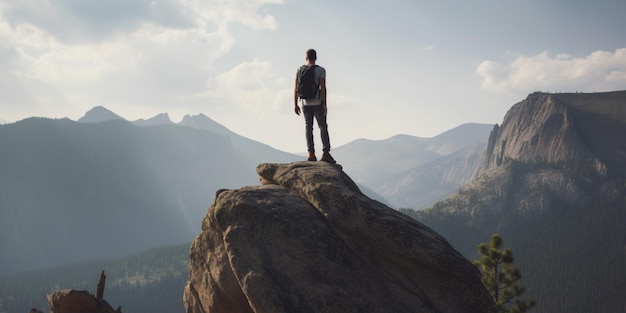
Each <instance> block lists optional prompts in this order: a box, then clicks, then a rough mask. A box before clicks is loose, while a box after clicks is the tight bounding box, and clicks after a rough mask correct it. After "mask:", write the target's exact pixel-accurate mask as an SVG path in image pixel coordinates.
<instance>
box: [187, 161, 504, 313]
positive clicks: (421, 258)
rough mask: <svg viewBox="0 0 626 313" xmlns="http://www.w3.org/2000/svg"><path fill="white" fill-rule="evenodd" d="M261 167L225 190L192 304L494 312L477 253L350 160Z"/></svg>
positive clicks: (198, 258)
mask: <svg viewBox="0 0 626 313" xmlns="http://www.w3.org/2000/svg"><path fill="white" fill-rule="evenodd" d="M257 173H258V174H259V175H260V179H261V182H262V183H263V184H262V185H260V186H250V187H243V188H240V189H237V190H220V191H218V192H217V195H216V199H215V202H214V203H213V205H212V206H211V207H210V208H209V210H208V212H207V214H206V216H205V218H204V220H203V222H202V231H201V232H200V234H199V235H198V237H197V238H196V239H195V240H194V242H193V244H192V246H191V249H190V260H189V279H188V282H187V286H186V288H185V292H184V303H185V307H186V311H187V312H198V313H199V312H211V313H219V312H255V313H261V312H268V313H269V312H272V313H276V312H492V302H491V298H490V296H489V294H488V293H487V291H486V290H485V289H484V288H483V286H482V284H481V282H480V276H479V272H478V270H477V269H476V268H475V267H474V266H473V265H472V264H471V263H470V262H469V261H468V260H467V259H465V258H464V257H463V256H462V255H461V254H459V253H458V252H457V251H456V250H455V249H454V248H453V247H452V246H451V245H450V244H449V243H448V242H447V241H446V240H445V239H444V238H443V237H441V236H440V235H439V234H437V233H436V232H434V231H433V230H431V229H430V228H428V227H426V226H424V225H422V224H420V223H419V222H417V221H415V220H413V219H411V218H409V217H407V216H405V215H404V214H402V213H399V212H397V211H395V210H393V209H390V208H389V207H387V206H385V205H383V204H381V203H379V202H377V201H374V200H371V199H369V198H367V197H366V196H364V195H363V194H362V193H361V192H360V190H359V189H358V187H357V186H356V185H355V183H354V182H353V181H352V180H351V179H350V177H348V176H347V175H346V174H345V173H344V172H343V171H342V169H341V166H338V165H330V164H325V163H323V162H295V163H290V164H261V165H259V166H258V167H257Z"/></svg>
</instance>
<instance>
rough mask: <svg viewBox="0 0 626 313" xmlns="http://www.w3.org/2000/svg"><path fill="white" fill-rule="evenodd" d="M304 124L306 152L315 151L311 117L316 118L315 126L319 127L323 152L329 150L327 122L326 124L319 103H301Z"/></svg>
mask: <svg viewBox="0 0 626 313" xmlns="http://www.w3.org/2000/svg"><path fill="white" fill-rule="evenodd" d="M302 110H303V111H304V122H305V123H304V125H305V129H306V145H307V149H308V152H315V144H314V142H313V117H315V120H317V126H318V127H319V128H320V135H321V136H322V145H323V146H324V147H323V150H322V151H324V152H328V151H330V139H329V138H328V124H326V115H325V114H324V110H323V109H322V106H321V105H303V106H302Z"/></svg>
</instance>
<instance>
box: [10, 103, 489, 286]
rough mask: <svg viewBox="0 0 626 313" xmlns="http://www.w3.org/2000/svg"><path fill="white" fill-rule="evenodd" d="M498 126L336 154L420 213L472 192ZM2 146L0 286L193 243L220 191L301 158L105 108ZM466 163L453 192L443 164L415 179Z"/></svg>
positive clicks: (370, 189) (374, 189)
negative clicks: (485, 146) (469, 185)
mask: <svg viewBox="0 0 626 313" xmlns="http://www.w3.org/2000/svg"><path fill="white" fill-rule="evenodd" d="M491 127H492V126H487V125H479V124H467V125H462V126H460V127H458V128H456V129H453V130H450V131H449V132H446V133H444V134H442V135H440V136H436V137H433V138H418V137H412V136H407V135H399V136H395V137H392V138H390V139H388V140H381V141H370V140H357V141H355V142H353V143H349V144H347V145H345V146H343V147H339V148H337V149H336V154H335V155H336V156H337V157H341V159H340V161H339V162H340V163H342V164H345V168H346V172H348V173H349V174H350V175H354V177H355V180H356V181H357V183H358V184H359V186H360V188H361V189H362V190H363V191H364V192H365V193H366V194H368V195H369V196H370V197H371V198H374V199H377V200H379V201H381V202H384V203H388V204H390V206H392V207H399V206H403V207H412V208H413V207H414V208H421V207H426V205H424V204H423V203H425V202H426V200H424V198H425V197H424V195H423V194H426V195H427V196H428V197H430V198H428V199H429V200H428V201H431V202H432V201H436V200H438V199H443V197H445V196H446V195H447V194H449V193H450V192H452V191H454V190H456V189H457V188H458V186H461V185H462V184H463V183H464V182H465V179H466V177H468V176H469V174H471V172H473V168H472V167H473V166H476V165H477V164H478V163H477V162H474V161H475V160H474V159H476V157H475V156H476V155H478V154H477V153H478V151H479V149H475V150H471V149H469V147H470V146H471V144H472V143H474V144H479V145H480V143H481V142H483V143H485V142H486V134H487V132H486V131H485V130H486V129H491ZM483 135H484V136H483ZM463 136H465V137H463ZM413 143H415V145H413ZM0 146H2V147H3V148H2V150H1V151H0V172H2V173H3V175H1V176H0V250H2V251H4V252H6V253H3V254H2V255H1V256H0V276H3V275H8V274H12V273H17V272H20V271H27V270H33V269H41V268H45V267H49V266H56V265H62V264H66V263H69V262H77V261H83V260H91V259H97V258H103V257H120V256H125V255H129V254H132V253H136V252H139V251H143V250H145V249H149V248H152V247H158V246H163V245H169V244H177V243H182V242H189V241H191V240H192V239H193V237H194V235H195V234H196V233H197V232H198V231H199V227H200V221H201V219H202V216H203V215H204V213H205V212H206V209H207V207H208V206H209V204H210V203H211V202H212V200H213V198H214V194H215V192H216V191H217V190H219V189H223V188H238V187H241V186H246V185H256V184H258V177H257V176H256V175H255V174H254V168H255V167H256V166H257V165H258V164H260V163H266V162H274V163H288V162H293V161H297V160H301V159H302V158H303V157H302V156H299V155H295V154H291V153H286V152H283V151H279V150H276V149H274V148H272V147H270V146H268V145H266V144H263V143H260V142H257V141H254V140H251V139H249V138H245V137H243V136H240V135H238V134H235V133H233V132H232V131H230V130H228V129H227V128H226V127H224V126H222V125H220V124H219V123H217V122H215V121H213V120H212V119H210V118H209V117H207V116H205V115H202V114H200V115H195V116H191V115H188V116H185V117H184V118H183V119H182V121H181V122H179V123H173V122H172V121H171V120H170V119H169V117H168V115H167V114H165V113H163V114H159V115H157V116H155V117H153V118H150V119H147V120H143V119H141V120H137V121H127V120H125V119H124V118H122V117H121V116H119V115H117V114H115V113H113V112H111V111H109V110H107V109H106V108H104V107H95V108H93V109H92V110H90V111H88V112H87V113H86V114H85V115H84V116H83V117H82V118H80V119H79V120H78V121H72V120H69V119H46V118H28V119H25V120H22V121H18V122H16V123H11V124H7V125H0ZM381 147H385V149H382V148H381ZM361 149H362V150H365V151H370V153H369V157H367V158H364V157H362V154H361V153H360V150H361ZM468 149H469V150H468ZM468 151H469V152H468ZM379 152H384V153H380V154H379ZM467 155H470V156H473V157H471V162H470V163H471V164H472V166H465V167H463V166H459V167H460V168H461V169H462V171H461V172H463V173H462V174H460V175H459V177H460V178H459V179H458V181H454V180H455V179H456V178H454V177H455V176H454V174H453V173H450V171H449V168H447V167H445V166H443V165H442V166H440V168H439V169H435V173H434V174H433V173H432V172H428V173H427V174H428V175H424V173H423V171H420V167H421V166H426V165H427V164H428V163H429V162H430V163H431V164H437V162H440V161H441V162H442V163H441V164H444V165H445V164H450V162H452V163H454V162H456V161H458V162H457V163H459V162H460V163H459V164H462V163H464V162H465V163H467V160H466V159H464V157H465V156H467ZM455 158H457V159H455ZM385 159H386V160H388V161H384V160H385ZM445 162H448V163H445ZM381 164H385V165H384V166H381ZM387 164H394V166H393V171H387V170H385V168H386V167H387ZM390 168H392V167H391V166H390ZM390 173H392V175H390ZM433 175H434V176H437V175H441V177H436V179H437V181H441V182H445V183H442V185H443V186H444V187H441V186H442V185H438V184H435V183H433V184H430V183H428V182H424V183H422V185H424V186H428V187H429V188H424V189H423V190H420V192H421V193H420V192H413V191H412V190H410V189H408V188H407V189H408V190H407V191H406V192H404V191H403V190H401V188H402V186H403V184H406V183H404V182H403V180H404V181H415V180H420V179H424V177H425V178H426V179H431V178H432V177H433ZM446 175H447V176H446ZM450 177H453V178H452V179H450ZM446 179H447V181H446ZM451 180H452V182H451V183H450V181H451ZM378 182H384V183H378ZM386 190H391V191H393V192H392V193H391V192H390V193H387V192H386ZM433 194H434V195H435V196H433ZM387 196H389V199H390V200H388V199H386V197H387ZM394 203H397V204H394Z"/></svg>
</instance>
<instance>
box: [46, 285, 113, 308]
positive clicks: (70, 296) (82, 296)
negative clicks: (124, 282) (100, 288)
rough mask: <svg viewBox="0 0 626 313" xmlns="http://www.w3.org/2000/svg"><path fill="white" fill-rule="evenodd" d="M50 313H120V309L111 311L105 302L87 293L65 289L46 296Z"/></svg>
mask: <svg viewBox="0 0 626 313" xmlns="http://www.w3.org/2000/svg"><path fill="white" fill-rule="evenodd" d="M46 297H47V299H48V303H49V304H50V313H83V312H89V313H121V312H122V310H121V308H119V307H118V308H117V310H115V309H113V308H112V307H111V306H110V305H109V304H108V303H107V302H106V301H104V300H101V299H97V298H96V297H94V296H93V295H92V294H90V293H89V291H86V290H73V289H66V290H61V291H57V292H54V293H51V294H48V295H47V296H46Z"/></svg>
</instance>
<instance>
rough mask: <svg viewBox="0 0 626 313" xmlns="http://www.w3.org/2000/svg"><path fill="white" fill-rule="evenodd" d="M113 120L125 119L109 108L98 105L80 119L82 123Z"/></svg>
mask: <svg viewBox="0 0 626 313" xmlns="http://www.w3.org/2000/svg"><path fill="white" fill-rule="evenodd" d="M111 120H124V118H123V117H121V116H119V115H117V114H115V113H113V112H111V111H110V110H109V109H107V108H105V107H102V106H97V107H94V108H92V109H91V110H89V111H87V113H85V115H83V117H81V118H79V119H78V122H80V123H101V122H106V121H111Z"/></svg>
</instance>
